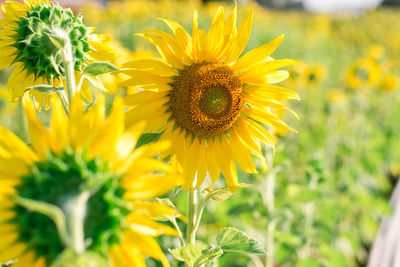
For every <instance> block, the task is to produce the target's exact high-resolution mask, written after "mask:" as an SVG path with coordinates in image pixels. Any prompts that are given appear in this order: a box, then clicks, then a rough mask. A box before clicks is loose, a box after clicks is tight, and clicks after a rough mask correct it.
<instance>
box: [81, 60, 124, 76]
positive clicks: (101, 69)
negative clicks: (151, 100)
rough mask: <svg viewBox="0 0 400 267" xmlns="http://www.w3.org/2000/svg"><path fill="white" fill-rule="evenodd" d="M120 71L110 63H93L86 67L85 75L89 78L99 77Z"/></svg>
mask: <svg viewBox="0 0 400 267" xmlns="http://www.w3.org/2000/svg"><path fill="white" fill-rule="evenodd" d="M117 70H119V69H118V68H117V67H115V66H114V65H113V64H111V63H109V62H92V63H90V64H89V65H87V66H86V68H85V70H84V71H83V74H86V75H89V76H97V75H101V74H105V73H110V72H114V71H117Z"/></svg>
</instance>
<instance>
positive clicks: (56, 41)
mask: <svg viewBox="0 0 400 267" xmlns="http://www.w3.org/2000/svg"><path fill="white" fill-rule="evenodd" d="M45 34H46V35H47V37H49V40H50V41H51V43H52V44H53V45H54V46H55V47H57V48H58V49H60V50H62V49H64V47H65V39H64V38H62V37H61V36H58V35H56V34H51V33H46V32H45Z"/></svg>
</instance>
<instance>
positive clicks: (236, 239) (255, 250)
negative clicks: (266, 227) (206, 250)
mask: <svg viewBox="0 0 400 267" xmlns="http://www.w3.org/2000/svg"><path fill="white" fill-rule="evenodd" d="M217 244H218V245H219V246H220V247H221V248H222V250H223V251H224V252H243V253H252V254H261V255H265V251H264V249H263V248H262V247H261V244H260V243H259V242H258V241H257V240H255V239H254V238H251V237H249V236H248V235H247V234H246V233H244V232H242V231H240V230H238V229H235V228H233V227H227V228H224V229H222V230H221V232H220V233H219V234H218V235H217Z"/></svg>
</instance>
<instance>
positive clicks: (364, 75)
mask: <svg viewBox="0 0 400 267" xmlns="http://www.w3.org/2000/svg"><path fill="white" fill-rule="evenodd" d="M356 75H357V77H358V78H359V79H360V80H363V81H366V80H368V78H369V71H368V70H367V69H365V68H359V69H357V70H356Z"/></svg>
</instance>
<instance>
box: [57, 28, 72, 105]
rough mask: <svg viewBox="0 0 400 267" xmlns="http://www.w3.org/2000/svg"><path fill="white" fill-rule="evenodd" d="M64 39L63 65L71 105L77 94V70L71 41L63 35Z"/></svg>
mask: <svg viewBox="0 0 400 267" xmlns="http://www.w3.org/2000/svg"><path fill="white" fill-rule="evenodd" d="M60 37H62V38H63V39H64V48H63V49H62V55H63V65H64V73H65V82H66V85H67V95H68V102H69V104H70V105H71V101H72V98H73V96H74V95H75V93H76V85H75V69H74V65H75V63H74V57H73V54H72V45H71V40H70V38H69V36H68V35H67V34H64V33H62V34H61V36H60Z"/></svg>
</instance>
